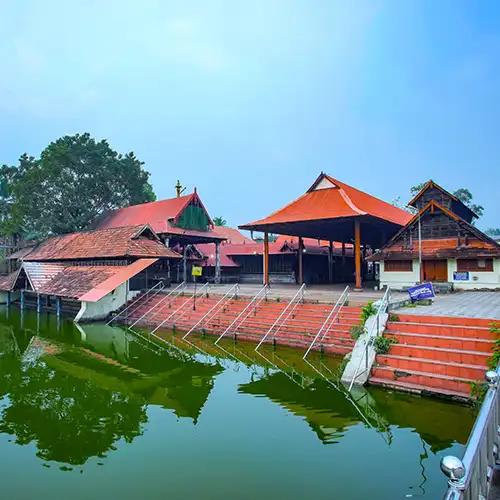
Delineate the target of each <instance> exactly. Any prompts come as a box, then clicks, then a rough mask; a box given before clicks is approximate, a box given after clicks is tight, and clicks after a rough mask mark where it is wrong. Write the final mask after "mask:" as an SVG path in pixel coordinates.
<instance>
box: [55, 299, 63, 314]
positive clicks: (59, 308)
mask: <svg viewBox="0 0 500 500" xmlns="http://www.w3.org/2000/svg"><path fill="white" fill-rule="evenodd" d="M56 314H57V317H58V318H60V317H61V314H62V302H61V297H56Z"/></svg>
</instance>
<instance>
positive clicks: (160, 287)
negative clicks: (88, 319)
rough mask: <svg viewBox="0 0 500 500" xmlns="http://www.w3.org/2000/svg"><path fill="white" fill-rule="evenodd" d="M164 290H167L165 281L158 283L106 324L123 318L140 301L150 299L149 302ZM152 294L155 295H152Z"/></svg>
mask: <svg viewBox="0 0 500 500" xmlns="http://www.w3.org/2000/svg"><path fill="white" fill-rule="evenodd" d="M163 288H165V285H164V283H163V281H159V282H158V283H156V285H155V286H153V287H151V288H150V289H149V290H148V291H147V292H145V293H141V294H139V296H138V297H137V298H136V299H135V300H134V301H132V302H131V303H130V304H129V305H128V306H127V307H126V308H125V309H123V310H121V311H120V312H119V313H118V314H117V315H116V316H113V317H112V318H111V319H110V320H109V321H108V322H107V323H106V324H107V325H109V324H111V323H112V322H113V321H115V320H116V319H117V318H119V317H120V316H123V314H125V313H126V312H127V311H128V310H129V309H130V308H131V307H132V306H133V305H135V304H137V303H138V302H139V301H143V300H145V298H146V297H148V300H149V298H150V297H154V296H155V295H156V294H158V293H160V292H161V291H162V290H163ZM151 293H152V294H153V295H150V294H151Z"/></svg>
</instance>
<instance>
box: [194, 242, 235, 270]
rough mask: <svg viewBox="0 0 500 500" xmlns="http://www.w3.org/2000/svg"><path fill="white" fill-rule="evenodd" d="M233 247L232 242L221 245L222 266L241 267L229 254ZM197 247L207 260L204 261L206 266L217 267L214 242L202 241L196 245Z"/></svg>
mask: <svg viewBox="0 0 500 500" xmlns="http://www.w3.org/2000/svg"><path fill="white" fill-rule="evenodd" d="M230 247H231V244H230V243H228V244H224V245H221V246H220V265H221V267H240V266H239V265H238V264H237V263H236V262H235V261H234V260H233V259H231V257H230V256H229V255H228V254H227V250H228V249H229V248H230ZM196 248H197V249H198V251H199V252H200V253H201V255H202V256H203V257H205V260H204V261H203V264H202V265H204V266H208V267H215V248H214V245H213V244H210V243H201V244H198V245H196Z"/></svg>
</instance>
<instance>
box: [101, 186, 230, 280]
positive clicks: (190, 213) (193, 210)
mask: <svg viewBox="0 0 500 500" xmlns="http://www.w3.org/2000/svg"><path fill="white" fill-rule="evenodd" d="M137 224H147V225H149V226H150V227H151V228H152V229H153V231H154V232H155V233H156V234H157V235H158V236H159V238H160V239H161V240H162V241H163V243H164V244H165V246H167V247H168V248H171V249H173V250H175V251H176V252H178V253H180V254H181V255H182V256H183V259H182V260H181V261H179V262H176V263H175V264H174V267H173V268H172V269H170V268H169V269H168V270H167V274H168V276H165V278H168V279H169V280H171V281H187V280H188V277H189V276H190V272H189V271H190V266H191V264H192V263H193V262H194V261H196V260H198V259H199V255H198V253H197V252H196V249H195V248H194V245H197V244H210V246H211V247H212V248H213V254H214V256H215V257H214V261H215V267H214V272H215V276H214V280H215V282H216V283H218V282H220V268H221V266H220V250H219V247H220V243H221V242H223V241H225V239H226V238H225V237H224V236H223V235H221V234H220V233H218V232H216V231H215V230H214V229H215V225H214V223H213V221H212V219H211V218H210V215H209V214H208V212H207V210H206V208H205V206H204V205H203V203H202V201H201V199H200V197H199V195H198V193H197V192H196V189H195V190H194V191H193V192H192V193H191V194H188V195H185V196H177V197H176V198H169V199H166V200H160V201H152V202H150V203H141V204H140V205H132V206H130V207H125V208H120V209H117V210H114V211H112V212H109V213H108V214H106V215H105V216H104V217H102V218H101V219H100V220H98V221H97V222H96V223H95V225H94V227H95V229H109V228H117V227H123V226H131V225H137Z"/></svg>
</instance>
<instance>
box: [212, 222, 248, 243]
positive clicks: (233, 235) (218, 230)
mask: <svg viewBox="0 0 500 500" xmlns="http://www.w3.org/2000/svg"><path fill="white" fill-rule="evenodd" d="M213 232H214V233H215V234H217V235H218V236H221V237H222V238H225V239H226V241H225V242H224V245H227V244H228V243H235V244H240V243H253V242H254V241H253V240H252V239H250V238H248V237H247V236H245V235H244V234H242V233H240V231H238V229H236V228H234V227H227V226H214V229H213Z"/></svg>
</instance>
